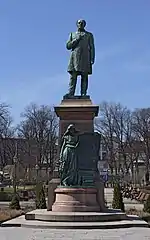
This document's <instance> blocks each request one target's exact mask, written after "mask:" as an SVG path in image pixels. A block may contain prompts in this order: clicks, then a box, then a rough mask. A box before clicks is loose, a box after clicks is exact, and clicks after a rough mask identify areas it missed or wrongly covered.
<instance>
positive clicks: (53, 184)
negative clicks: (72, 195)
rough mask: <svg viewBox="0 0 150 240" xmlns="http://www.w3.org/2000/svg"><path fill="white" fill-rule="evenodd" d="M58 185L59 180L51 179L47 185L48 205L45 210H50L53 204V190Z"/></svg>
mask: <svg viewBox="0 0 150 240" xmlns="http://www.w3.org/2000/svg"><path fill="white" fill-rule="evenodd" d="M59 184H60V179H59V178H53V179H52V180H51V181H50V182H49V184H48V203H47V210H48V211H50V210H52V205H53V203H54V202H55V189H56V188H57V186H58V185H59Z"/></svg>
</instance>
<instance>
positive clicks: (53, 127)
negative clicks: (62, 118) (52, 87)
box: [18, 103, 58, 171]
mask: <svg viewBox="0 0 150 240" xmlns="http://www.w3.org/2000/svg"><path fill="white" fill-rule="evenodd" d="M21 116H22V117H23V121H21V123H20V124H19V126H18V136H19V137H22V138H24V139H26V140H27V141H28V144H29V146H28V150H29V151H30V149H31V147H30V146H31V145H30V144H32V145H33V144H34V145H35V148H36V149H37V159H38V164H39V166H42V165H43V164H44V163H45V164H46V167H47V168H50V169H51V171H53V169H54V160H55V155H56V141H57V130H58V122H57V117H56V115H55V113H54V111H53V109H52V108H51V107H49V106H46V105H41V106H38V105H37V104H34V103H31V104H30V105H29V106H27V107H26V108H25V111H24V112H23V113H22V114H21Z"/></svg>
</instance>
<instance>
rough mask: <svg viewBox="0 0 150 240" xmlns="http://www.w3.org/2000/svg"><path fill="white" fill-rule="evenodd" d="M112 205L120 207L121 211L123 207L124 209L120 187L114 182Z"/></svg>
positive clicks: (115, 207)
mask: <svg viewBox="0 0 150 240" xmlns="http://www.w3.org/2000/svg"><path fill="white" fill-rule="evenodd" d="M112 207H113V208H114V209H121V210H122V211H123V212H124V211H125V209H124V202H123V198H122V193H121V188H120V185H119V183H116V184H115V185H114V193H113V202H112Z"/></svg>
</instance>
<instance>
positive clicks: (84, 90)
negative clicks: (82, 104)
mask: <svg viewBox="0 0 150 240" xmlns="http://www.w3.org/2000/svg"><path fill="white" fill-rule="evenodd" d="M87 89H88V74H81V96H86V93H87Z"/></svg>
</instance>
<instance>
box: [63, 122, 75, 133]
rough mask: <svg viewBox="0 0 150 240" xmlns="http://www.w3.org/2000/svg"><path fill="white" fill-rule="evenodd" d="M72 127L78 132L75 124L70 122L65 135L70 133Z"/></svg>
mask: <svg viewBox="0 0 150 240" xmlns="http://www.w3.org/2000/svg"><path fill="white" fill-rule="evenodd" d="M70 129H74V131H75V132H77V131H76V129H75V126H74V124H70V125H69V126H68V127H67V130H66V132H65V133H64V136H66V135H68V134H69V133H70Z"/></svg>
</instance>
